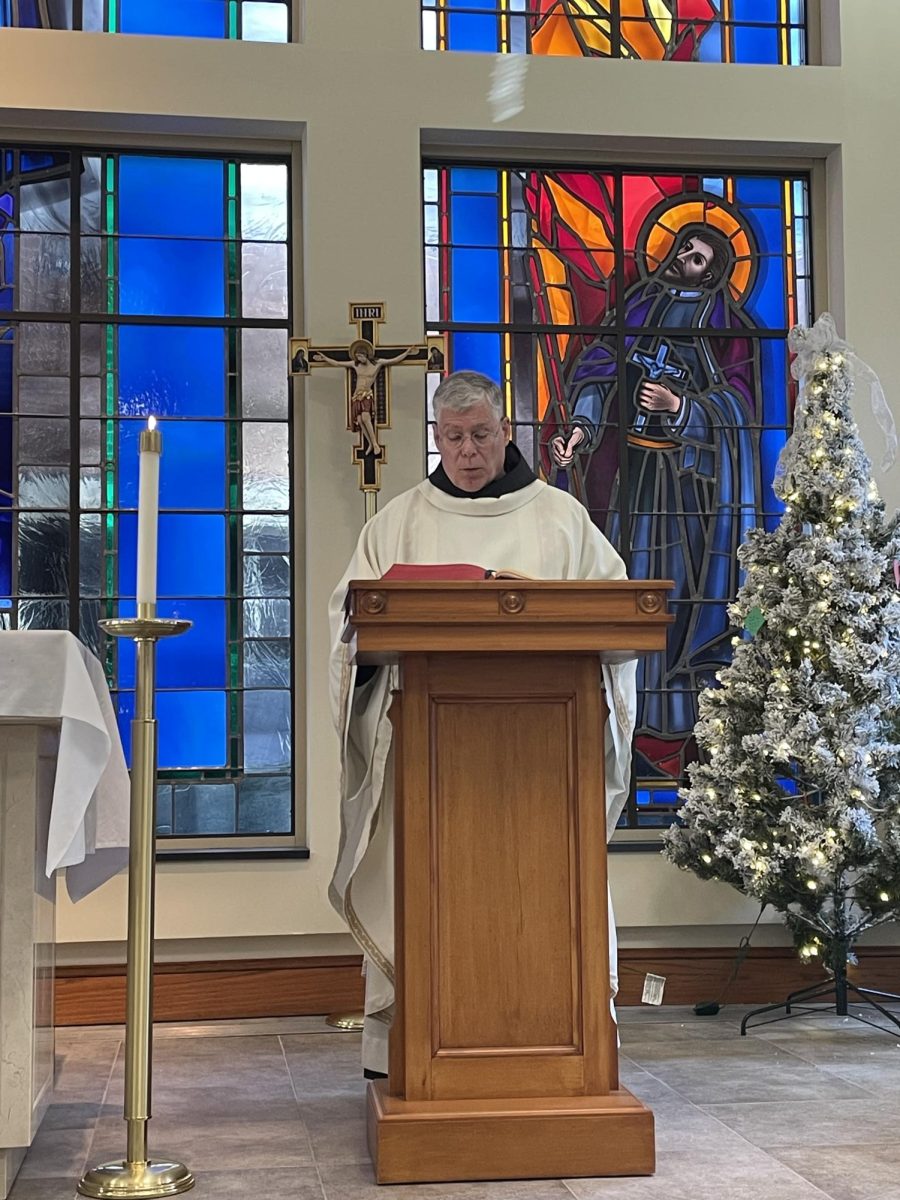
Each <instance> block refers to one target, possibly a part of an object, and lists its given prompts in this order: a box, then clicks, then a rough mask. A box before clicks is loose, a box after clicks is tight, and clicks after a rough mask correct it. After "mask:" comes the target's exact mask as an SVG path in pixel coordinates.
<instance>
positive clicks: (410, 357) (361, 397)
mask: <svg viewBox="0 0 900 1200" xmlns="http://www.w3.org/2000/svg"><path fill="white" fill-rule="evenodd" d="M384 320H385V305H384V302H383V301H375V302H371V303H359V302H356V301H353V302H352V303H351V304H350V322H349V323H350V324H351V325H355V326H356V330H357V336H356V338H354V340H353V341H352V342H351V343H350V344H349V346H315V345H313V344H312V343H311V342H310V341H309V339H308V338H292V339H291V346H290V371H291V374H292V375H306V374H308V373H309V371H310V370H311V369H312V368H314V367H340V368H341V370H343V371H344V374H345V379H346V388H345V393H346V406H347V418H346V425H347V429H348V430H349V431H350V432H351V433H354V434H356V435H357V441H356V444H355V445H354V447H353V461H354V462H355V463H356V465H357V467H358V468H359V473H360V482H359V486H360V490H361V491H362V492H363V493H364V494H365V498H366V518H367V519H368V518H369V517H370V516H372V515H373V514H374V512H375V509H376V498H377V493H378V491H379V490H380V488H381V468H382V466H383V465H384V464H385V462H386V461H387V451H386V448H385V445H384V443H383V441H382V438H381V433H382V430H384V429H390V426H391V380H390V375H391V370H390V369H391V367H394V366H400V365H401V364H410V363H412V364H416V365H418V366H420V367H424V368H425V370H426V371H443V370H444V341H443V338H441V337H429V338H427V339H426V341H425V342H423V343H420V344H419V345H413V346H402V345H399V346H382V345H380V344H379V341H378V326H379V325H382V324H383V323H384Z"/></svg>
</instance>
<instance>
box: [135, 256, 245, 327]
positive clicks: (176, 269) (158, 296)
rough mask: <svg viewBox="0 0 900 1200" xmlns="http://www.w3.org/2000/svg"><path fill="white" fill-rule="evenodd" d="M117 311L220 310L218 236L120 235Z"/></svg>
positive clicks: (205, 313) (216, 313)
mask: <svg viewBox="0 0 900 1200" xmlns="http://www.w3.org/2000/svg"><path fill="white" fill-rule="evenodd" d="M119 311H120V312H122V313H129V314H130V313H139V314H141V315H148V316H191V317H221V316H224V314H225V248H224V246H223V245H222V243H221V242H199V241H198V242H189V241H162V240H155V239H152V240H151V239H148V238H123V239H122V240H121V241H120V242H119Z"/></svg>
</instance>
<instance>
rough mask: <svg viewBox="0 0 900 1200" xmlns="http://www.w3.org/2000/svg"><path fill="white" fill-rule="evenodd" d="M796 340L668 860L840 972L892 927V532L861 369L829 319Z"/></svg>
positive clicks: (899, 751)
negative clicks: (779, 505)
mask: <svg viewBox="0 0 900 1200" xmlns="http://www.w3.org/2000/svg"><path fill="white" fill-rule="evenodd" d="M790 344H791V349H793V350H794V351H795V352H796V353H797V358H796V360H795V363H794V373H795V375H796V376H797V377H798V378H799V379H800V396H799V399H798V402H797V413H796V419H795V427H794V432H793V434H792V435H791V437H790V439H789V440H788V443H787V445H786V447H785V449H784V451H783V453H782V457H781V460H780V463H779V469H778V476H777V478H776V481H775V492H776V495H777V496H778V497H779V499H781V500H782V501H783V503H784V515H783V517H782V519H781V522H780V524H779V526H778V527H777V528H776V529H775V530H774V531H772V532H766V531H765V530H762V529H757V530H755V531H754V532H753V533H752V534H751V535H750V537H749V538H748V540H747V542H746V544H745V545H744V546H743V547H742V548H741V551H740V561H741V565H742V567H743V570H744V572H745V577H744V578H745V582H744V584H743V586H742V588H741V590H740V593H739V595H738V598H737V601H736V603H735V604H734V605H733V607H732V618H733V621H734V624H735V627H736V628H737V629H739V630H741V636H740V637H736V638H735V639H734V658H733V662H732V664H731V665H730V666H729V667H727V668H726V669H724V670H722V671H721V672H720V673H719V676H718V679H719V686H718V687H713V688H709V689H707V690H706V691H705V692H704V693H703V694H702V696H701V698H700V720H699V722H698V724H697V727H696V737H697V741H698V744H699V746H700V749H701V761H700V762H699V763H697V764H694V765H693V766H692V767H691V768H690V786H689V787H687V788H685V789H684V790H683V791H682V793H681V795H682V797H683V799H684V800H685V804H684V806H683V808H682V809H681V811H680V817H681V822H682V823H681V824H678V825H676V826H673V827H672V828H671V829H670V830H669V831H668V832H667V834H666V845H665V849H664V853H665V854H666V855H667V857H668V858H670V859H671V861H672V862H674V863H676V864H677V865H678V866H680V867H683V868H685V869H689V870H692V871H694V872H695V873H696V874H697V875H699V876H700V877H701V878H703V879H719V880H722V881H723V882H725V883H729V884H731V885H732V886H734V887H736V888H737V889H738V890H739V891H741V892H744V893H745V894H746V895H748V896H751V897H754V898H755V899H757V900H758V901H760V902H761V903H766V904H769V905H772V906H773V907H774V908H775V909H777V910H778V911H780V912H781V913H783V914H784V917H785V920H786V922H787V925H788V927H789V928H790V929H791V931H792V933H793V935H794V939H795V942H796V945H797V947H798V949H799V952H800V955H801V956H802V957H803V958H805V959H808V960H811V961H813V962H816V961H817V962H820V963H822V964H824V965H825V966H826V967H828V968H829V969H831V970H832V971H834V972H836V973H837V975H838V976H839V977H842V976H843V974H844V971H845V968H846V963H847V961H848V959H849V960H850V961H852V950H853V945H854V943H855V942H856V940H857V939H858V937H859V935H860V934H861V933H862V932H863V931H864V930H866V929H869V928H871V927H872V926H875V925H879V924H881V923H883V922H885V921H891V920H897V919H900V744H898V742H900V717H898V708H900V594H898V591H897V581H896V578H895V573H894V569H895V568H894V564H895V562H896V560H897V559H898V557H900V528H898V521H897V518H896V517H894V518H888V517H886V516H885V511H884V506H883V504H882V502H881V501H880V499H879V497H878V491H877V488H876V487H875V484H874V482H873V480H872V476H871V464H870V462H869V459H868V458H867V456H866V454H865V451H864V450H863V447H862V444H861V442H860V439H859V435H858V432H857V429H856V425H855V422H854V420H853V417H852V415H851V409H850V398H851V394H852V391H853V380H854V374H855V373H856V372H855V370H854V367H855V366H856V367H858V366H859V365H860V364H858V361H857V360H855V358H854V356H853V355H852V354H851V353H850V351H849V349H848V348H847V347H846V346H845V345H844V344H843V343H842V342H840V341H839V340H838V339H837V337H836V334H835V330H834V324H833V322H832V320H831V318H830V317H829V316H827V315H825V316H823V317H822V318H820V320H819V321H818V322H817V324H816V325H815V326H814V327H813V329H811V330H794V331H793V332H792V334H791V341H790ZM869 375H870V377H871V373H869ZM871 378H873V379H874V377H871ZM882 404H883V398H882ZM888 415H889V414H888ZM844 994H845V995H846V992H845V993H844Z"/></svg>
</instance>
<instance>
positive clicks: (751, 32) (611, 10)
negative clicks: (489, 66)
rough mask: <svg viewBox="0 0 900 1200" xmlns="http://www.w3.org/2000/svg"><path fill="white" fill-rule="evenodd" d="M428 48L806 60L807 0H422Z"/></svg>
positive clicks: (744, 60) (720, 59) (703, 59)
mask: <svg viewBox="0 0 900 1200" xmlns="http://www.w3.org/2000/svg"><path fill="white" fill-rule="evenodd" d="M422 45H423V46H424V47H425V49H426V50H476V51H477V50H482V51H488V52H489V53H492V54H497V53H501V54H552V55H564V56H567V57H576V58H578V57H585V58H642V59H654V60H661V59H670V60H673V61H676V62H691V61H700V62H717V63H772V64H785V65H791V66H796V65H798V64H801V63H804V62H805V61H806V2H805V0H422Z"/></svg>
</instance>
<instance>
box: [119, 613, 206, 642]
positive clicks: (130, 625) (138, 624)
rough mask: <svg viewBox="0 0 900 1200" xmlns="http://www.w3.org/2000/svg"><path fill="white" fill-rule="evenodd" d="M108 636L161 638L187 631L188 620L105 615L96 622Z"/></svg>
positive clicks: (188, 626)
mask: <svg viewBox="0 0 900 1200" xmlns="http://www.w3.org/2000/svg"><path fill="white" fill-rule="evenodd" d="M98 624H99V626H100V628H101V629H103V630H104V631H105V632H106V633H108V634H109V635H110V637H130V638H153V639H156V638H163V637H175V636H177V635H178V634H179V633H187V631H188V630H189V629H190V627H191V622H190V621H179V620H176V619H175V618H174V617H105V618H104V619H103V620H102V621H99V622H98Z"/></svg>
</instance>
